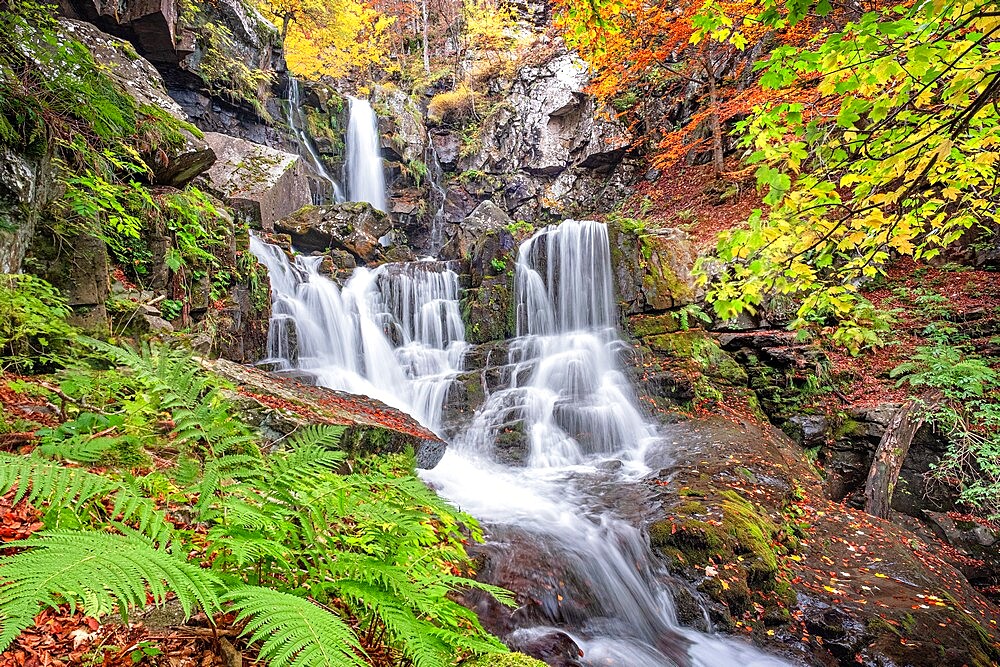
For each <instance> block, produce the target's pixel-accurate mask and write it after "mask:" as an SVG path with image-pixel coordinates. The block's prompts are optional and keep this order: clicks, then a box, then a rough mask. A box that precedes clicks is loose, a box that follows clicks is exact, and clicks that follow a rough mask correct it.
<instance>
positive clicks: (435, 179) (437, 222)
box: [427, 142, 448, 253]
mask: <svg viewBox="0 0 1000 667" xmlns="http://www.w3.org/2000/svg"><path fill="white" fill-rule="evenodd" d="M427 153H428V154H429V156H430V159H429V160H427V172H428V173H427V178H428V182H429V183H430V186H431V196H430V203H431V209H432V210H433V211H434V213H433V214H432V215H431V237H430V251H431V252H432V253H437V252H439V251H440V250H441V247H442V246H443V245H444V204H445V200H446V199H447V197H448V193H447V192H446V191H445V189H444V188H443V187H442V186H441V180H442V177H443V175H444V169H442V168H441V161H440V160H438V155H437V151H436V150H434V142H428V146H427Z"/></svg>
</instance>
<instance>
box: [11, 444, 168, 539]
mask: <svg viewBox="0 0 1000 667" xmlns="http://www.w3.org/2000/svg"><path fill="white" fill-rule="evenodd" d="M11 489H14V490H15V493H14V498H13V501H12V502H14V503H18V502H20V501H21V500H27V501H28V502H30V503H31V504H33V505H46V506H49V507H70V508H82V507H84V506H86V505H87V504H88V503H89V502H91V501H96V500H101V499H105V498H111V499H112V500H113V501H114V502H113V504H112V507H111V510H110V511H109V512H107V515H106V516H107V517H108V518H110V519H117V520H118V521H120V522H122V523H126V522H132V523H135V524H137V525H138V527H139V531H140V532H142V533H143V534H145V535H146V536H148V537H149V538H151V539H156V540H160V541H164V540H165V539H167V538H168V537H169V536H170V534H171V533H172V530H173V528H172V526H171V525H170V524H169V523H168V522H167V521H166V519H165V517H164V514H163V512H161V511H160V510H158V509H157V508H156V506H155V505H154V503H153V501H152V500H150V499H149V498H145V497H143V496H142V494H141V493H140V492H138V491H137V490H136V489H133V488H132V487H130V486H129V485H127V484H124V483H122V482H117V481H115V480H113V479H111V478H109V477H104V476H102V475H96V474H94V473H91V472H87V471H86V470H81V469H79V468H67V467H65V466H63V465H60V464H57V463H53V462H51V461H46V460H43V459H41V458H38V457H36V456H17V455H13V454H4V453H0V496H2V495H4V494H6V493H7V492H8V491H10V490H11ZM99 511H101V512H104V511H105V509H104V507H103V506H101V507H100V508H99Z"/></svg>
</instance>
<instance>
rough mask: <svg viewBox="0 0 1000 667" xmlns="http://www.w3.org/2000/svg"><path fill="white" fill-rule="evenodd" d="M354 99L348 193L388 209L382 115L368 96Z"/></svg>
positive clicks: (349, 134)
mask: <svg viewBox="0 0 1000 667" xmlns="http://www.w3.org/2000/svg"><path fill="white" fill-rule="evenodd" d="M348 99H349V100H350V117H349V120H348V122H347V162H346V164H345V167H344V168H345V170H346V172H347V195H348V198H349V199H350V201H365V202H368V203H369V204H371V205H372V206H374V207H375V208H377V209H378V210H380V211H385V210H387V209H388V204H387V203H386V194H385V173H384V171H383V168H382V155H381V151H380V147H379V134H378V118H377V117H376V116H375V112H374V111H373V110H372V107H371V104H369V103H368V100H362V99H358V98H356V97H351V98H348Z"/></svg>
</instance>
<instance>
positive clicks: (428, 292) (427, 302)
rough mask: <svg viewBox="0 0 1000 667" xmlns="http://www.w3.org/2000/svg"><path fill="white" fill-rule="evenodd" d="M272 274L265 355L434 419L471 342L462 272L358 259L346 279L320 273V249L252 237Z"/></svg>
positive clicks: (283, 367)
mask: <svg viewBox="0 0 1000 667" xmlns="http://www.w3.org/2000/svg"><path fill="white" fill-rule="evenodd" d="M250 250H251V252H253V254H254V255H256V256H257V258H258V259H260V261H261V263H263V264H264V265H265V266H266V267H267V270H268V273H269V275H270V280H271V292H272V305H271V313H272V314H271V324H270V328H269V331H268V340H267V355H268V356H267V358H266V359H264V360H263V362H262V363H265V364H268V365H270V366H272V367H273V368H275V369H276V370H279V371H284V372H298V373H303V374H307V375H309V376H312V377H313V378H315V380H316V382H317V383H318V384H321V385H323V386H325V387H330V388H332V389H340V390H343V391H348V392H351V393H355V394H365V395H368V396H372V397H374V398H378V399H379V400H381V401H383V402H385V403H387V404H388V405H391V406H393V407H396V408H399V409H400V410H404V411H406V412H409V413H410V414H412V415H413V416H414V417H416V418H417V419H418V420H419V421H421V422H422V423H423V424H425V425H426V426H428V427H429V428H431V429H436V428H437V427H438V423H439V421H440V415H441V407H442V405H443V404H444V399H445V397H446V395H447V392H448V387H449V386H450V385H451V382H452V380H453V379H454V377H455V375H457V374H458V372H459V371H460V370H461V367H462V359H463V357H464V355H465V351H466V348H467V345H466V343H465V332H464V328H463V327H462V318H461V315H460V313H459V308H458V276H457V275H456V274H455V272H454V271H451V270H450V269H448V268H447V267H446V266H445V265H444V264H442V263H440V262H430V261H427V262H413V263H407V264H386V265H383V266H381V267H379V268H377V269H374V270H369V269H365V268H358V269H355V271H354V273H353V274H352V275H351V277H350V279H349V280H348V281H347V283H346V284H344V286H343V287H339V286H338V285H337V284H336V283H334V282H333V281H332V280H330V279H329V278H327V277H325V276H323V275H321V274H320V273H319V264H320V261H321V260H322V258H321V257H306V256H302V255H297V256H296V257H295V258H294V260H290V259H289V258H288V256H287V255H286V254H285V253H284V251H282V250H281V248H279V247H277V246H275V245H271V244H268V243H264V242H263V241H261V240H260V239H258V238H257V237H256V236H254V237H251V239H250Z"/></svg>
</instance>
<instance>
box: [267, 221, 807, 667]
mask: <svg viewBox="0 0 1000 667" xmlns="http://www.w3.org/2000/svg"><path fill="white" fill-rule="evenodd" d="M251 250H252V251H253V252H254V253H255V254H256V255H257V256H258V257H259V258H260V259H261V260H262V261H263V262H264V263H265V264H266V265H267V267H268V269H269V270H270V273H271V281H272V287H273V292H274V316H273V320H272V324H271V335H270V340H269V355H270V357H271V359H270V360H269V361H271V362H272V363H275V364H277V365H279V366H281V367H283V368H286V369H288V368H293V367H294V368H299V369H303V370H306V371H308V372H310V373H313V374H315V376H316V378H317V380H318V382H319V383H321V384H324V385H327V386H331V387H335V388H340V389H345V390H348V391H355V392H360V393H365V394H369V395H372V396H375V397H376V398H380V399H382V400H384V401H386V402H387V403H389V404H391V405H394V406H396V407H400V408H402V409H404V410H407V411H408V412H410V413H411V414H413V415H414V416H416V417H417V418H418V419H420V420H421V421H422V422H423V423H424V424H426V425H427V426H428V427H430V428H432V429H437V428H439V427H440V421H439V420H440V414H441V407H442V403H443V402H444V400H445V399H446V397H447V391H448V388H449V385H450V384H451V382H452V379H453V378H454V377H455V375H456V374H457V373H458V372H459V370H460V369H461V364H462V359H463V354H464V352H465V349H466V345H465V343H464V342H463V341H464V337H463V331H462V324H461V319H460V317H459V311H458V284H457V276H455V274H454V273H453V272H451V271H448V270H447V269H446V268H445V267H443V266H442V265H441V264H440V263H437V262H417V263H410V264H404V265H387V266H384V267H380V268H379V269H376V270H374V271H369V270H366V269H357V270H356V271H355V273H354V275H353V276H352V277H351V279H350V280H349V281H348V282H347V283H346V285H345V286H344V287H343V289H339V288H337V286H336V285H334V284H333V283H332V282H331V281H329V280H327V279H326V278H324V277H322V276H320V275H318V273H317V272H316V268H317V265H318V262H319V260H318V259H315V258H302V257H299V258H297V259H296V260H295V262H294V263H291V262H289V261H288V259H287V257H286V256H285V255H284V253H282V252H281V251H280V250H279V249H278V248H276V247H274V246H268V245H267V244H264V243H262V242H260V241H259V240H256V239H254V241H253V243H252V245H251ZM515 283H516V303H517V321H518V324H517V327H518V336H517V337H516V338H515V339H514V340H512V341H510V347H509V366H508V368H507V373H506V376H507V377H508V378H509V381H508V383H507V385H506V386H505V387H504V388H502V389H499V390H496V391H494V392H493V393H492V394H491V395H489V396H488V398H487V399H486V402H485V404H484V406H483V407H482V408H481V409H479V410H478V411H477V413H476V415H475V417H474V418H472V420H471V422H470V423H469V425H468V427H467V428H465V429H464V430H463V432H462V433H461V434H460V435H459V436H458V437H457V438H456V440H455V442H453V443H452V445H451V447H450V448H449V450H448V452H447V453H446V454H445V456H444V459H443V460H442V461H441V463H440V464H439V465H438V466H437V467H436V468H434V469H433V470H429V471H425V472H424V473H422V474H423V476H424V478H425V479H426V480H427V481H428V482H429V483H430V484H432V485H433V486H434V487H435V488H436V489H437V490H438V491H439V492H440V493H441V494H442V495H443V496H444V497H446V498H448V499H450V500H451V501H452V502H454V503H455V504H456V505H458V506H459V507H461V508H462V509H463V510H465V511H468V512H470V513H471V514H473V515H474V516H476V517H477V518H479V519H480V520H481V521H482V522H483V523H484V524H485V525H486V526H487V527H488V528H489V532H490V533H491V535H492V536H493V538H494V539H495V540H497V541H498V543H502V542H504V541H505V536H508V535H512V534H514V533H516V534H517V535H520V536H522V542H524V539H523V538H524V536H527V541H526V543H527V544H528V546H529V548H530V549H531V550H532V552H533V553H535V554H542V556H540V557H539V558H538V562H546V563H547V564H546V565H545V567H546V568H549V567H551V568H552V570H553V571H555V572H558V573H559V574H558V576H555V578H556V579H559V581H558V586H560V587H561V588H560V589H559V590H562V591H563V592H562V593H560V594H558V595H555V594H554V595H552V596H551V597H550V598H549V599H547V600H545V601H543V603H542V604H541V605H540V611H536V612H534V616H532V617H531V619H530V620H531V622H530V623H526V624H521V625H520V629H518V630H516V631H515V632H514V634H513V635H512V636H511V637H510V638H509V639H510V640H511V641H513V642H514V643H515V644H518V645H524V643H525V642H530V640H531V638H532V637H533V636H539V635H544V634H545V633H551V632H553V631H560V632H565V633H566V634H568V635H569V636H571V637H572V638H573V639H574V641H576V643H577V645H578V646H579V647H580V648H581V649H582V651H583V656H582V657H581V658H580V661H581V663H582V664H584V665H587V666H597V665H610V666H617V667H665V666H673V665H676V666H678V667H688V666H692V667H694V666H698V667H726V666H729V665H733V666H740V667H764V666H768V667H770V666H778V665H786V664H787V663H786V662H784V661H782V660H780V659H777V658H774V657H771V656H768V655H765V654H763V653H762V652H760V651H758V650H757V649H755V648H754V647H752V646H750V645H748V644H746V643H743V642H741V641H739V640H736V639H731V638H727V637H722V636H719V635H714V634H706V633H702V632H697V631H695V630H692V629H690V628H684V627H681V626H680V624H679V623H678V622H677V617H676V613H675V610H674V606H673V602H672V599H671V596H670V594H669V592H668V588H667V585H666V583H667V581H668V575H667V573H666V572H665V570H664V569H663V568H662V566H661V565H660V564H659V563H658V562H657V561H656V559H655V558H654V557H653V556H652V554H651V553H650V550H649V547H648V546H647V543H646V539H645V537H644V536H643V535H642V534H641V533H640V531H639V530H638V529H637V528H635V527H634V526H633V525H632V524H630V523H629V522H628V521H626V520H625V519H624V518H622V517H621V516H620V514H619V513H618V512H616V509H615V506H614V501H613V500H612V499H613V497H614V495H615V493H617V492H619V491H620V490H621V489H624V488H637V482H638V480H639V479H640V478H641V477H642V476H643V475H644V474H646V473H647V472H649V468H648V467H647V461H649V460H657V459H660V460H662V458H663V457H664V454H665V453H666V452H664V447H663V443H662V441H661V439H660V438H659V437H658V433H657V429H656V428H654V426H652V425H651V424H650V423H649V422H647V421H646V420H645V419H644V417H643V415H642V414H641V413H640V411H639V410H638V408H637V407H636V406H637V404H636V400H635V397H634V395H633V390H632V388H631V387H630V385H629V383H628V381H627V379H626V377H625V375H624V374H623V372H622V370H621V369H620V367H619V364H618V362H617V353H618V351H619V350H620V348H621V346H622V342H621V341H620V339H619V337H618V335H617V330H616V326H615V323H616V316H615V303H614V291H613V285H612V271H611V260H610V256H609V251H608V238H607V230H606V228H605V227H604V226H603V225H602V224H599V223H596V222H576V221H566V222H564V223H562V224H561V225H559V226H558V227H555V226H553V227H549V228H547V229H545V230H542V231H540V232H539V233H538V234H536V235H535V236H534V237H533V238H532V239H530V240H528V241H527V242H525V243H524V244H523V245H522V246H521V248H520V252H519V255H518V260H517V265H516V270H515ZM512 426H515V427H517V428H520V429H522V430H523V434H524V438H525V440H526V442H527V447H528V453H527V465H526V466H524V467H512V466H507V465H503V464H501V463H498V462H497V461H496V460H495V457H494V444H495V442H496V437H497V434H498V432H499V431H500V430H501V429H509V428H511V427H512ZM616 489H617V490H619V491H616ZM529 578H530V577H529ZM564 580H565V581H564ZM570 581H572V582H573V583H572V584H571V583H567V582H570ZM529 616H530V615H529Z"/></svg>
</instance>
